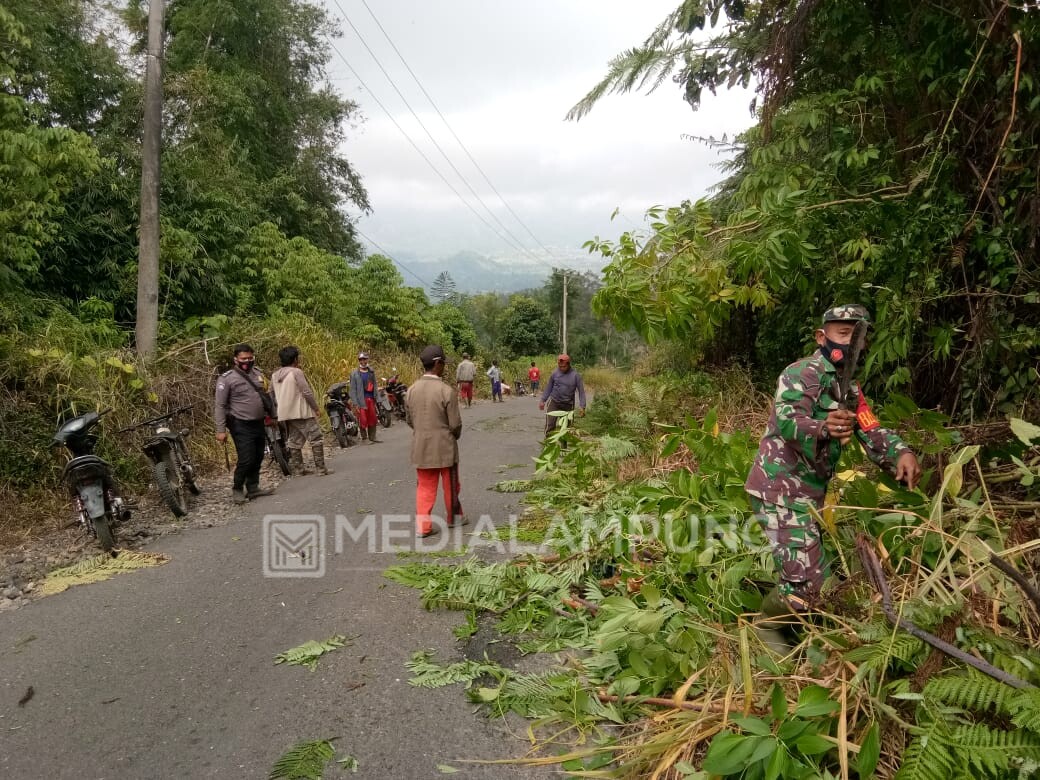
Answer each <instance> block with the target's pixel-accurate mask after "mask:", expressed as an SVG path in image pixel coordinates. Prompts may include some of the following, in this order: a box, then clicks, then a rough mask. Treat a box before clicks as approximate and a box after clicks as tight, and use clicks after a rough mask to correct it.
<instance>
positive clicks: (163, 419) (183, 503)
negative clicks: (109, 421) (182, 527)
mask: <svg viewBox="0 0 1040 780" xmlns="http://www.w3.org/2000/svg"><path fill="white" fill-rule="evenodd" d="M191 409H192V407H191V406H182V407H181V408H180V409H175V410H174V411H172V412H169V413H168V414H164V415H161V416H159V417H153V418H151V419H150V420H144V421H143V422H139V423H136V424H135V425H131V426H130V427H128V428H124V429H123V430H122V431H120V433H123V432H126V431H132V430H135V429H137V428H146V427H150V428H151V429H152V431H151V437H150V438H149V439H148V440H147V441H146V442H145V443H144V445H143V446H142V447H141V449H142V450H144V454H145V455H147V456H148V459H149V460H150V461H151V462H152V473H153V474H154V476H155V487H156V488H158V490H159V495H161V496H162V499H163V501H165V502H166V506H168V507H169V508H170V511H171V512H173V514H174V515H176V516H177V517H184V515H186V514H188V496H187V494H186V492H187V493H191V494H192V495H195V496H197V495H198V494H199V493H200V492H201V491H200V490H199V486H198V484H197V482H196V474H195V465H194V464H193V463H192V462H191V454H190V453H189V452H188V441H187V437H188V434H189V433H190V431H188V429H186V428H184V429H181V430H179V431H174V430H173V429H172V428H171V426H170V424H171V423H172V422H173V418H175V417H176V416H177V415H179V414H184V413H185V412H187V411H190V410H191Z"/></svg>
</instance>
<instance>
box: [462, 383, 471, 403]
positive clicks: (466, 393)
mask: <svg viewBox="0 0 1040 780" xmlns="http://www.w3.org/2000/svg"><path fill="white" fill-rule="evenodd" d="M459 396H460V397H461V398H463V399H468V400H470V401H472V400H473V383H472V382H459Z"/></svg>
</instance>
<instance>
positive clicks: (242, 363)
mask: <svg viewBox="0 0 1040 780" xmlns="http://www.w3.org/2000/svg"><path fill="white" fill-rule="evenodd" d="M255 362H256V361H255V360H236V361H235V365H236V366H238V369H239V371H244V372H245V373H247V374H248V373H249V372H250V371H251V370H252V368H253V363H255Z"/></svg>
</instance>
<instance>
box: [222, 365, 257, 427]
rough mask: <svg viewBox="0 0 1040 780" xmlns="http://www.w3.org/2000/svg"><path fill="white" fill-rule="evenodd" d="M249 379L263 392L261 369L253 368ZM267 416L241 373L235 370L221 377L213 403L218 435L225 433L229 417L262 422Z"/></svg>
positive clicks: (255, 393)
mask: <svg viewBox="0 0 1040 780" xmlns="http://www.w3.org/2000/svg"><path fill="white" fill-rule="evenodd" d="M249 377H250V378H251V379H252V380H253V383H254V384H255V385H256V386H257V387H259V388H260V389H261V390H263V388H264V375H263V374H261V373H260V369H258V368H257V367H256V366H253V368H252V370H251V371H250V372H249ZM266 416H267V412H266V411H265V410H264V403H263V401H261V400H260V396H259V394H257V392H256V390H254V389H253V388H252V386H251V385H250V384H249V380H248V379H246V378H245V375H243V374H242V372H241V371H239V370H238V369H237V368H233V369H231V370H230V371H225V372H224V373H223V374H221V375H220V377H219V378H218V379H217V393H216V399H215V400H214V403H213V421H214V422H215V423H216V426H217V433H223V432H224V430H225V429H226V428H227V418H228V417H234V418H235V419H236V420H262V419H264V417H266Z"/></svg>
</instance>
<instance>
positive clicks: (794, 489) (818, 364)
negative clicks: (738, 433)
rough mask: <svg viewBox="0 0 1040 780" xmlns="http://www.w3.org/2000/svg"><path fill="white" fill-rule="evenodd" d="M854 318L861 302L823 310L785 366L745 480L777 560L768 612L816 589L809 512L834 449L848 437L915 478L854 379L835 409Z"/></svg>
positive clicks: (862, 315)
mask: <svg viewBox="0 0 1040 780" xmlns="http://www.w3.org/2000/svg"><path fill="white" fill-rule="evenodd" d="M860 320H864V321H866V322H868V323H869V322H870V318H869V315H868V314H867V310H866V309H865V308H864V307H862V306H858V305H845V306H837V307H835V308H833V309H829V310H828V311H827V312H826V313H825V314H824V315H823V327H822V328H820V329H818V330H817V331H816V343H817V344H819V345H820V349H819V351H817V352H816V353H814V354H813V355H811V356H810V357H807V358H802V359H801V360H799V361H797V362H796V363H792V364H791V365H789V366H788V367H787V368H786V369H784V372H783V373H782V374H781V375H780V381H779V384H778V386H777V390H776V397H775V399H774V404H773V411H772V414H771V415H770V417H769V424H768V426H767V427H766V431H765V434H763V436H762V440H761V442H760V443H759V446H758V455H757V456H756V458H755V462H754V464H753V465H752V467H751V473H750V474H749V475H748V478H747V482H746V483H745V485H744V487H745V488H746V490H747V492H748V494H749V495H750V496H751V505H752V508H753V510H754V512H755V517H756V519H757V520H758V522H759V523H760V524H761V525H762V528H763V529H764V530H765V533H766V536H767V537H768V539H769V541H770V543H771V545H772V547H773V557H774V560H775V561H776V566H777V576H778V579H779V588H778V591H777V592H774V593H773V594H770V595H769V596H767V597H766V600H765V601H764V602H763V612H766V613H767V614H774V615H775V614H780V613H782V612H785V611H790V610H795V611H802V610H804V609H805V608H806V605H807V604H808V603H810V602H812V601H813V600H815V599H816V598H817V597H818V596H819V594H820V590H821V588H822V586H823V582H824V579H825V578H826V577H827V574H828V567H827V563H826V561H825V560H824V555H823V543H822V539H821V537H820V529H819V526H818V525H817V523H816V521H815V520H814V519H813V514H812V513H813V510H816V511H819V510H821V509H822V508H823V503H824V499H825V497H826V494H827V483H828V482H829V481H830V478H831V477H832V476H833V475H834V468H835V466H836V465H837V463H838V459H839V458H840V457H841V449H842V447H843V446H844V445H845V444H848V443H849V441H851V439H852V437H853V436H855V437H856V438H857V439H858V440H859V442H860V443H861V444H862V445H863V448H864V449H865V450H866V453H867V456H868V457H869V458H870V459H871V460H872V461H874V463H876V464H877V465H879V466H880V467H882V468H884V469H886V470H887V471H889V472H890V473H892V474H893V475H894V476H895V478H896V479H898V480H901V481H903V482H905V483H906V484H907V485H908V486H909V487H910V488H911V489H912V488H913V487H915V486H916V484H917V480H918V478H919V477H920V473H921V469H920V466H919V465H918V463H917V458H916V457H915V456H914V453H913V452H912V451H911V450H910V448H909V447H908V446H907V445H906V444H905V443H904V442H903V441H902V439H900V438H899V437H898V436H897V435H896V434H895V433H894V432H893V431H890V430H887V429H885V428H882V427H881V426H880V424H879V423H878V421H877V418H876V417H874V415H873V413H872V412H871V411H870V407H869V406H868V405H867V401H866V399H865V398H864V397H863V393H862V392H861V391H860V389H859V387H858V386H857V385H855V384H854V385H853V388H852V389H853V392H854V393H855V394H856V396H857V397H858V398H859V407H858V408H857V409H856V410H855V411H852V410H845V409H843V408H840V404H839V401H838V399H839V398H841V397H842V395H841V393H840V392H839V389H838V388H837V384H838V369H839V368H840V367H841V366H842V364H843V363H844V360H845V355H846V351H847V349H848V346H849V344H850V342H851V340H852V334H853V330H854V329H855V325H856V323H857V322H858V321H860ZM778 597H779V598H778Z"/></svg>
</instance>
